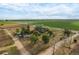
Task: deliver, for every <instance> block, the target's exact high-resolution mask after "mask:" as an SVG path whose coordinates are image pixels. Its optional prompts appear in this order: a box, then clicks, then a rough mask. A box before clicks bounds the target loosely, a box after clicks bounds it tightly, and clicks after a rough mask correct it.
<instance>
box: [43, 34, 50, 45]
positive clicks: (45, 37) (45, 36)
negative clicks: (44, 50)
mask: <svg viewBox="0 0 79 59" xmlns="http://www.w3.org/2000/svg"><path fill="white" fill-rule="evenodd" d="M42 40H43V41H44V43H45V44H47V43H48V42H49V36H48V35H47V34H45V35H43V36H42Z"/></svg>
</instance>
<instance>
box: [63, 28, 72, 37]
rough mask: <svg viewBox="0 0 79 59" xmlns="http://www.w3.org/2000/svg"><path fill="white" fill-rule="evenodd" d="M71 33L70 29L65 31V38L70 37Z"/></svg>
mask: <svg viewBox="0 0 79 59" xmlns="http://www.w3.org/2000/svg"><path fill="white" fill-rule="evenodd" d="M70 33H71V31H69V30H68V29H65V31H64V36H67V37H69V36H70Z"/></svg>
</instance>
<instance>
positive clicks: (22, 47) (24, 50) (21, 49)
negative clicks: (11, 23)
mask: <svg viewBox="0 0 79 59" xmlns="http://www.w3.org/2000/svg"><path fill="white" fill-rule="evenodd" d="M4 31H5V32H6V33H7V34H8V35H9V36H10V37H11V38H12V40H13V41H14V42H15V45H16V47H17V49H18V50H19V51H20V53H21V54H22V55H30V53H29V52H28V51H27V50H26V49H25V48H24V46H23V45H22V43H21V42H20V41H19V40H18V39H17V38H15V37H13V35H12V34H11V33H10V31H8V30H7V29H4Z"/></svg>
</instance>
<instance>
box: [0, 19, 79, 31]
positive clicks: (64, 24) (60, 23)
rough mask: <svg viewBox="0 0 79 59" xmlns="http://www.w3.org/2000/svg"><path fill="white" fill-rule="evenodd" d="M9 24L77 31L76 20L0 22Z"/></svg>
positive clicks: (77, 22) (0, 22)
mask: <svg viewBox="0 0 79 59" xmlns="http://www.w3.org/2000/svg"><path fill="white" fill-rule="evenodd" d="M2 23H3V24H5V25H6V24H11V23H21V24H27V23H30V24H36V25H37V24H38V25H45V26H49V27H56V28H64V29H73V30H79V21H78V20H16V21H0V24H2Z"/></svg>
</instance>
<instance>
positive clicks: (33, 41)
mask: <svg viewBox="0 0 79 59" xmlns="http://www.w3.org/2000/svg"><path fill="white" fill-rule="evenodd" d="M30 39H31V43H32V44H35V43H36V41H37V40H38V37H37V36H36V35H32V36H31V37H30Z"/></svg>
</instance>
